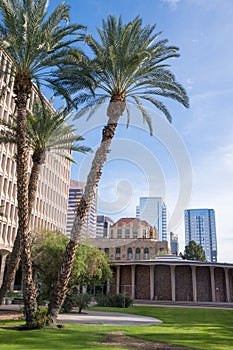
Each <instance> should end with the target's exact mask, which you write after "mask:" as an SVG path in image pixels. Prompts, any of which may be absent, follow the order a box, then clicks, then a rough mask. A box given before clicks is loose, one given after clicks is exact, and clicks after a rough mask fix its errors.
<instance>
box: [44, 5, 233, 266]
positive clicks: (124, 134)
mask: <svg viewBox="0 0 233 350" xmlns="http://www.w3.org/2000/svg"><path fill="white" fill-rule="evenodd" d="M67 2H68V3H69V4H70V6H71V20H72V21H75V22H78V23H80V24H84V25H87V26H88V32H90V33H92V34H93V35H95V34H96V32H95V26H99V27H101V21H102V18H106V17H107V16H108V15H109V14H114V15H115V16H119V15H122V18H123V21H124V22H127V21H129V20H131V19H133V18H135V17H136V16H137V15H140V16H141V17H142V19H143V23H144V24H154V23H156V24H157V26H156V28H157V31H158V32H159V31H162V34H161V38H167V39H168V40H169V43H170V44H172V45H176V46H178V47H179V48H180V55H181V56H180V58H178V59H174V60H172V61H171V62H170V63H171V70H172V71H173V73H175V75H176V78H177V80H178V81H179V82H181V83H182V84H183V86H184V87H185V88H186V90H187V92H188V95H189V98H190V108H189V109H188V110H186V109H185V108H183V107H182V106H180V105H178V104H176V103H174V102H168V103H167V106H168V107H169V109H170V112H171V114H172V117H173V123H172V126H170V125H169V124H168V123H167V122H166V121H165V120H164V117H163V116H161V115H159V113H158V112H157V111H151V114H152V115H153V120H154V122H153V127H154V135H153V136H152V137H150V136H149V134H148V132H147V131H146V128H145V125H143V124H142V123H141V122H140V118H139V116H137V113H136V111H133V115H134V118H133V124H132V126H131V127H130V128H129V129H127V130H126V128H125V120H124V117H123V118H122V121H121V125H120V126H119V130H118V132H117V135H116V138H115V140H114V142H113V146H112V152H111V153H110V155H109V158H108V161H107V163H106V166H105V167H104V170H103V176H102V179H101V182H100V185H99V210H100V212H101V213H105V214H107V215H109V216H111V217H112V218H113V219H118V218H120V217H123V216H135V206H136V205H137V203H138V200H139V197H140V196H147V195H154V196H156V195H157V196H163V198H164V200H165V202H166V204H167V206H168V212H169V227H170V229H171V230H173V231H175V232H176V233H178V234H179V240H180V250H183V249H184V225H183V221H182V219H183V210H184V209H187V208H213V209H215V214H216V224H217V240H218V260H219V261H226V262H233V254H232V251H233V221H232V219H231V217H232V212H233V209H232V208H233V196H232V190H233V122H232V118H233V99H232V96H233V84H232V82H233V61H232V57H233V45H232V37H233V21H232V18H233V1H232V0H154V1H151V0H143V1H142V0H118V1H113V0H108V1H105V0H85V1H78V0H73V1H72V0H68V1H67ZM57 3H58V2H57V1H55V0H52V1H50V7H51V8H53V7H54V6H55V5H57ZM105 122H106V119H105V108H104V106H103V109H102V110H101V111H100V112H99V113H98V115H97V116H94V117H93V120H92V121H90V122H88V123H86V121H85V119H83V120H82V121H81V122H79V123H80V125H79V124H78V125H77V126H78V129H79V133H81V134H84V136H85V139H86V144H88V145H90V146H92V147H94V148H95V147H96V146H97V145H98V143H99V140H100V134H101V128H102V126H103V125H104V123H105ZM77 162H78V164H79V166H78V167H76V168H74V169H73V171H72V178H74V179H80V180H85V175H86V172H87V171H88V167H89V165H90V157H86V158H80V157H77Z"/></svg>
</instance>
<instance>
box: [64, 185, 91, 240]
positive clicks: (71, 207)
mask: <svg viewBox="0 0 233 350" xmlns="http://www.w3.org/2000/svg"><path fill="white" fill-rule="evenodd" d="M85 184H86V183H85V182H81V181H75V180H70V188H69V200H68V212H67V224H66V235H67V236H68V237H70V233H71V229H72V226H73V221H74V218H75V215H76V210H77V206H78V204H79V202H80V200H81V197H82V195H83V193H84V189H85ZM96 197H97V190H96V193H95V197H94V199H93V201H92V204H91V207H90V209H89V213H88V214H87V216H86V218H85V221H84V224H83V227H82V239H84V240H85V239H88V238H95V237H96V216H97V215H96Z"/></svg>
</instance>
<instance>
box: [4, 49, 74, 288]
mask: <svg viewBox="0 0 233 350" xmlns="http://www.w3.org/2000/svg"><path fill="white" fill-rule="evenodd" d="M7 65H11V62H10V59H9V57H8V56H7V55H6V54H5V53H4V52H3V51H0V67H1V70H4V69H6V66H7ZM9 79H10V77H9V75H1V76H0V88H2V87H5V90H4V94H2V96H1V99H0V118H1V119H4V120H5V121H8V120H9V118H11V115H12V114H13V113H14V110H15V99H14V94H13V84H12V83H11V84H10V80H9ZM35 97H36V89H34V88H33V89H32V93H31V97H30V100H29V101H28V109H29V110H31V109H32V104H33V101H34V99H35ZM47 103H48V102H47ZM48 105H49V103H48ZM51 109H52V107H51ZM2 128H3V126H1V127H0V130H1V129H2ZM15 155H16V146H15V145H14V144H10V143H9V144H0V205H1V212H2V213H3V215H4V217H2V220H0V285H1V279H2V275H3V272H4V266H5V259H6V256H7V254H8V253H9V252H11V250H12V247H13V244H14V240H15V237H16V233H17V226H18V216H17V190H16V184H17V178H16V161H15ZM31 167H32V162H31V161H30V162H29V168H28V172H30V170H31ZM69 182H70V162H69V161H68V160H66V159H65V158H62V157H59V156H57V155H55V154H54V153H53V154H49V153H48V154H47V155H46V160H45V163H44V164H43V165H42V166H41V172H40V177H39V184H38V188H37V194H36V201H35V205H34V207H33V209H32V215H31V218H30V229H31V230H35V229H47V230H55V229H57V230H60V231H62V232H63V233H65V230H66V215H67V203H68V193H69Z"/></svg>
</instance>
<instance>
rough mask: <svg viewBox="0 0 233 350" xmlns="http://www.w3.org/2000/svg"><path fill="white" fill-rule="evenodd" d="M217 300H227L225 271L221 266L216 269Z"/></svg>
mask: <svg viewBox="0 0 233 350" xmlns="http://www.w3.org/2000/svg"><path fill="white" fill-rule="evenodd" d="M214 276H215V293H216V301H217V302H219V301H226V288H225V273H224V269H223V268H221V267H216V268H215V269H214Z"/></svg>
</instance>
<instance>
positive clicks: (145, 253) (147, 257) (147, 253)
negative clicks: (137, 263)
mask: <svg viewBox="0 0 233 350" xmlns="http://www.w3.org/2000/svg"><path fill="white" fill-rule="evenodd" d="M148 259H149V249H148V248H145V249H144V260H148Z"/></svg>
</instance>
